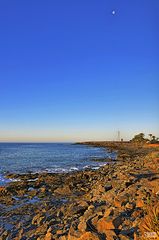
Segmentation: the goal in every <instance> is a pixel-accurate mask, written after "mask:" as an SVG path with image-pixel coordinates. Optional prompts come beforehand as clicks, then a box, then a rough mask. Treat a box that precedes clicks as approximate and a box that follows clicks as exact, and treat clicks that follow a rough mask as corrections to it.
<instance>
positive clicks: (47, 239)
mask: <svg viewBox="0 0 159 240" xmlns="http://www.w3.org/2000/svg"><path fill="white" fill-rule="evenodd" d="M44 240H53V234H52V233H51V232H47V233H46V235H45V238H44Z"/></svg>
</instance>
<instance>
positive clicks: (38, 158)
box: [0, 143, 115, 185]
mask: <svg viewBox="0 0 159 240" xmlns="http://www.w3.org/2000/svg"><path fill="white" fill-rule="evenodd" d="M103 157H112V158H113V157H114V158H115V154H114V153H108V152H107V151H106V150H105V149H102V148H97V147H90V146H85V145H73V144H71V143H0V184H1V185H2V184H4V183H5V182H6V179H5V178H4V175H5V174H6V173H8V172H9V173H27V172H33V173H35V172H42V171H47V172H58V173H59V172H70V171H75V170H81V169H85V168H89V167H91V168H98V167H99V166H101V165H102V164H103V163H101V162H94V161H92V159H94V158H103Z"/></svg>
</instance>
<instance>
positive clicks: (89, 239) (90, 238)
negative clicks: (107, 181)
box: [79, 232, 100, 240]
mask: <svg viewBox="0 0 159 240" xmlns="http://www.w3.org/2000/svg"><path fill="white" fill-rule="evenodd" d="M79 240H100V238H98V236H97V235H95V234H94V233H91V232H86V233H84V234H83V235H82V236H81V237H80V238H79Z"/></svg>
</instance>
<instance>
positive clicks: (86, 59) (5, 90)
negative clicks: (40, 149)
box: [0, 0, 159, 142]
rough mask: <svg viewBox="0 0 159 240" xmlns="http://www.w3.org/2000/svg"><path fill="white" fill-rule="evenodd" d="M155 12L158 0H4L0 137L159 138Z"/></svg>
mask: <svg viewBox="0 0 159 240" xmlns="http://www.w3.org/2000/svg"><path fill="white" fill-rule="evenodd" d="M113 12H115V14H112V13H113ZM158 12H159V2H158V1H157V0H151V1H149V0H141V1H137V0H130V1H126V0H107V1H105V0H101V1H100V2H99V1H97V0H93V1H91V0H87V1H84V0H80V1H79V0H78V1H73V0H68V1H65V0H58V1H57V0H55V1H51V0H47V1H42V0H35V1H31V0H28V1H20V0H14V1H11V0H7V1H1V2H0V31H1V38H0V53H1V58H0V142H3V141H5V142H12V141H16V142H17V141H22V142H39V141H40V142H58V141H62V142H63V141H70V142H72V141H86V140H116V139H117V131H118V130H120V132H121V137H122V138H124V139H125V140H128V139H130V138H132V137H133V135H134V134H137V133H139V132H143V133H145V134H149V133H152V134H154V135H156V136H158V137H159V110H158V109H159V107H158V106H159V46H158V42H159V32H158V25H159V14H158Z"/></svg>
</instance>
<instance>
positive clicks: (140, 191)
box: [0, 142, 159, 240]
mask: <svg viewBox="0 0 159 240" xmlns="http://www.w3.org/2000/svg"><path fill="white" fill-rule="evenodd" d="M84 144H89V145H92V146H98V147H107V148H109V149H110V151H114V150H115V151H117V152H118V156H117V160H116V161H115V162H114V161H113V162H111V161H110V162H109V163H108V164H107V165H105V166H103V167H101V168H99V169H98V170H91V169H87V170H83V171H78V172H72V173H61V174H57V173H56V174H53V173H37V174H25V175H24V174H23V175H20V174H8V175H7V177H8V178H14V179H16V180H17V181H16V182H10V183H8V184H7V186H5V187H1V188H0V209H1V211H0V236H1V237H0V239H3V240H4V239H7V240H12V239H15V240H19V239H21V240H25V239H30V240H34V239H35V240H36V239H37V240H40V239H45V240H51V239H55V240H76V239H79V240H104V239H108V240H109V239H110V240H111V239H121V240H126V239H129V240H131V239H158V238H157V234H159V233H158V232H157V231H159V223H158V221H159V218H158V217H159V216H158V215H157V219H156V223H155V225H154V227H156V228H153V227H152V226H151V227H149V229H148V227H147V228H145V226H147V225H146V224H147V223H146V221H147V220H146V219H147V217H149V209H152V211H151V212H153V209H154V207H155V211H158V212H157V213H156V214H158V213H159V205H158V201H159V147H156V148H153V147H152V146H151V147H145V146H135V145H132V144H129V143H127V142H125V143H112V142H111V143H110V142H89V143H88V142H87V143H84ZM156 209H157V210H156ZM151 218H152V216H151ZM153 223H154V221H153ZM152 237H153V238H152ZM154 237H156V238H154Z"/></svg>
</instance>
